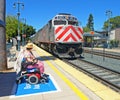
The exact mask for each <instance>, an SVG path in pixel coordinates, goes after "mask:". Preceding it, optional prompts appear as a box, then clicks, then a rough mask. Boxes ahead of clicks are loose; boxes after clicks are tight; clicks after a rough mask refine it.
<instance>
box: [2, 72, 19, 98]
mask: <svg viewBox="0 0 120 100" xmlns="http://www.w3.org/2000/svg"><path fill="white" fill-rule="evenodd" d="M15 80H16V73H15V72H0V90H1V91H0V97H2V96H9V95H14V94H15V92H16V88H17V85H16V82H15Z"/></svg>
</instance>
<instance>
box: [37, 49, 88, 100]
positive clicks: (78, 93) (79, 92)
mask: <svg viewBox="0 0 120 100" xmlns="http://www.w3.org/2000/svg"><path fill="white" fill-rule="evenodd" d="M36 48H37V47H36ZM37 49H38V48H37ZM37 53H38V54H40V52H39V51H38V50H37ZM40 55H41V54H40ZM46 62H47V64H48V65H49V66H50V67H51V68H52V69H53V70H54V71H55V72H56V73H57V74H58V75H59V77H60V78H62V80H63V81H64V82H65V83H66V84H67V85H68V86H69V87H70V88H71V89H72V90H73V91H74V92H75V93H76V94H77V95H78V96H79V98H80V100H89V98H88V97H87V96H86V95H85V94H84V93H82V92H81V91H80V90H79V89H78V88H77V87H76V86H75V85H74V84H73V83H72V82H71V81H70V80H69V79H67V78H66V76H65V75H64V74H62V73H61V72H60V71H59V70H58V69H57V68H55V66H54V65H53V64H52V63H51V62H50V61H46Z"/></svg>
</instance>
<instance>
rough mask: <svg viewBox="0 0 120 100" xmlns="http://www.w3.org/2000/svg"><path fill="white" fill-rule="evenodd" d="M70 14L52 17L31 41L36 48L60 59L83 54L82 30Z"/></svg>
mask: <svg viewBox="0 0 120 100" xmlns="http://www.w3.org/2000/svg"><path fill="white" fill-rule="evenodd" d="M78 24H79V23H78V20H77V18H76V17H74V16H72V15H71V14H66V13H60V14H58V15H56V16H55V17H53V19H52V20H50V21H49V22H48V23H47V24H46V25H45V26H44V27H43V28H41V29H40V30H39V31H38V32H37V33H36V34H35V35H34V36H33V37H32V38H31V39H32V41H33V42H34V43H35V44H37V45H38V46H40V47H42V48H44V49H46V50H48V51H49V52H52V53H53V54H55V55H58V56H59V57H61V58H73V57H74V58H77V57H80V55H81V54H82V52H83V49H82V42H83V30H82V28H81V27H79V25H78Z"/></svg>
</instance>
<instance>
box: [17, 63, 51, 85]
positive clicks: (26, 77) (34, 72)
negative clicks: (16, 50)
mask: <svg viewBox="0 0 120 100" xmlns="http://www.w3.org/2000/svg"><path fill="white" fill-rule="evenodd" d="M28 66H34V64H28V65H27V66H26V67H25V66H22V69H21V71H20V74H19V75H18V77H17V78H16V82H17V84H20V83H22V82H27V83H29V84H38V83H39V82H40V83H47V82H48V80H49V78H48V77H49V75H47V74H45V73H41V72H40V71H39V69H38V68H34V67H33V68H28ZM23 67H24V68H23Z"/></svg>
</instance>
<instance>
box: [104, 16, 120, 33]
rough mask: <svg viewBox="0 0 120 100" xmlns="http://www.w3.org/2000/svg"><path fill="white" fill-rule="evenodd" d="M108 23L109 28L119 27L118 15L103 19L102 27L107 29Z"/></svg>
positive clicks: (119, 19)
mask: <svg viewBox="0 0 120 100" xmlns="http://www.w3.org/2000/svg"><path fill="white" fill-rule="evenodd" d="M108 23H109V24H108ZM109 25H110V29H115V28H118V27H120V16H116V17H113V18H110V19H108V20H107V21H105V22H104V25H103V29H104V30H106V31H107V30H108V26H109Z"/></svg>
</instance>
